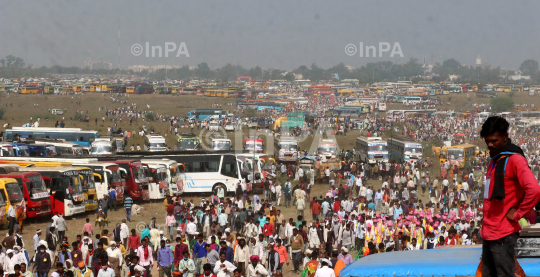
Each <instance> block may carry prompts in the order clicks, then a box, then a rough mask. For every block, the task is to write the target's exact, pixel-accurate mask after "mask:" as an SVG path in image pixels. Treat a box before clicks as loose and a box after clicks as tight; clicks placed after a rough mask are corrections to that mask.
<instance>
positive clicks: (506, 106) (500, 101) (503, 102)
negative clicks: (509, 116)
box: [490, 97, 514, 112]
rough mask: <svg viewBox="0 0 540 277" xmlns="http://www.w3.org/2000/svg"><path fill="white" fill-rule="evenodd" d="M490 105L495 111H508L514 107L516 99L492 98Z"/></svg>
mask: <svg viewBox="0 0 540 277" xmlns="http://www.w3.org/2000/svg"><path fill="white" fill-rule="evenodd" d="M490 105H491V109H492V110H493V111H495V112H507V111H510V110H512V109H513V108H514V100H512V98H510V97H495V98H493V99H491V102H490Z"/></svg>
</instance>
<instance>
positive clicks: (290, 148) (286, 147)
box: [279, 143, 298, 151]
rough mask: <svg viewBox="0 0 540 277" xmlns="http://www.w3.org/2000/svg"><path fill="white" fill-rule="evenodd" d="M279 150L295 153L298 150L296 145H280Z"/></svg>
mask: <svg viewBox="0 0 540 277" xmlns="http://www.w3.org/2000/svg"><path fill="white" fill-rule="evenodd" d="M279 149H280V150H281V149H283V150H285V151H296V150H298V145H297V144H296V143H280V144H279Z"/></svg>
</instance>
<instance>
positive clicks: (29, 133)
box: [4, 127, 98, 149]
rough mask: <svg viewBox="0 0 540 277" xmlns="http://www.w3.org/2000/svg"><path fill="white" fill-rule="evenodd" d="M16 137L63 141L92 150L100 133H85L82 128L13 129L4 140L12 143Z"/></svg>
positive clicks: (7, 131)
mask: <svg viewBox="0 0 540 277" xmlns="http://www.w3.org/2000/svg"><path fill="white" fill-rule="evenodd" d="M15 135H18V136H19V137H20V138H33V139H40V138H41V139H63V140H65V141H66V142H73V143H76V144H78V145H80V146H81V147H83V148H84V149H90V144H91V143H92V142H93V141H94V140H95V139H96V138H97V137H98V132H97V131H83V130H81V129H80V128H49V127H13V128H12V129H7V130H6V131H5V135H4V140H5V141H12V140H13V138H14V137H15Z"/></svg>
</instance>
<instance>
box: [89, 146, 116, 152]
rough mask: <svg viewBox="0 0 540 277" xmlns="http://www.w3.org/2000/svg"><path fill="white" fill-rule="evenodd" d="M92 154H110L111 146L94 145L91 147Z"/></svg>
mask: <svg viewBox="0 0 540 277" xmlns="http://www.w3.org/2000/svg"><path fill="white" fill-rule="evenodd" d="M91 152H92V153H97V154H99V153H111V152H112V147H111V146H108V145H96V146H92V150H91Z"/></svg>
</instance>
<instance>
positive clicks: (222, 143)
mask: <svg viewBox="0 0 540 277" xmlns="http://www.w3.org/2000/svg"><path fill="white" fill-rule="evenodd" d="M212 150H232V143H231V140H230V139H228V138H227V137H226V136H223V137H213V138H212Z"/></svg>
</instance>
